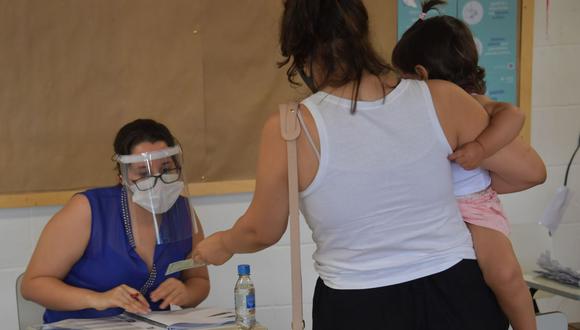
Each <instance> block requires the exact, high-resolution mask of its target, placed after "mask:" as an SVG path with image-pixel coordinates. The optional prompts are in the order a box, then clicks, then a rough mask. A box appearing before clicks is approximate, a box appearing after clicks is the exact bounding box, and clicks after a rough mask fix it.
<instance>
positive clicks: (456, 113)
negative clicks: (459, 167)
mask: <svg viewBox="0 0 580 330" xmlns="http://www.w3.org/2000/svg"><path fill="white" fill-rule="evenodd" d="M280 25H281V31H280V48H281V54H282V56H283V57H284V60H283V61H282V63H281V64H282V65H288V67H287V75H288V80H289V81H290V82H294V81H295V80H296V79H297V76H298V75H301V76H303V81H304V82H305V83H306V84H307V86H308V87H309V88H310V89H311V90H312V92H313V94H312V95H311V96H309V97H307V98H306V99H304V100H302V102H301V104H300V108H299V114H301V115H302V120H301V126H302V130H301V134H300V136H299V137H298V139H297V154H298V157H297V158H298V186H299V190H300V206H301V212H302V214H303V215H304V218H305V220H306V222H307V224H308V226H309V227H310V229H311V230H312V238H313V240H314V243H315V244H316V251H315V252H314V254H313V256H312V257H313V259H314V268H315V270H316V271H317V273H318V275H319V278H318V281H317V283H316V287H315V290H314V297H313V307H312V320H313V327H312V328H313V329H315V330H320V329H323V330H327V329H328V330H342V329H345V330H346V329H349V330H350V329H394V330H403V329H409V330H429V329H433V330H440V329H446V330H467V329H470V330H475V329H478V330H492V329H498V330H499V329H507V327H508V323H507V319H506V318H505V316H504V315H503V313H502V311H501V309H500V307H499V305H498V303H497V301H496V299H495V296H494V295H493V292H491V290H490V289H489V288H488V287H487V285H486V284H485V281H484V279H483V276H482V273H481V271H480V269H479V267H478V264H477V261H476V260H475V253H474V250H473V242H472V239H471V236H470V233H469V231H468V229H467V227H466V226H465V223H464V222H463V221H462V218H461V216H460V213H459V210H458V207H457V202H456V200H455V197H454V194H453V186H452V177H451V165H450V163H449V161H448V158H447V157H448V156H449V155H450V154H451V153H452V152H453V150H454V149H455V148H457V147H458V146H461V145H462V144H465V143H467V142H470V141H473V140H474V139H475V138H476V137H477V136H478V135H479V134H480V133H481V131H482V130H483V129H484V128H485V127H486V125H487V122H488V118H487V115H486V113H485V111H484V109H483V108H482V107H481V105H479V104H478V103H477V102H476V101H475V100H474V99H473V97H471V96H470V95H469V94H467V93H466V92H465V91H463V90H462V89H461V88H460V87H458V86H456V85H453V84H452V83H449V82H446V81H437V80H433V81H419V80H407V79H400V77H398V76H397V75H396V74H395V73H394V72H393V70H392V68H391V66H389V65H388V64H387V63H386V62H385V61H384V60H383V59H382V58H381V57H380V56H379V55H378V54H377V53H376V52H375V50H374V49H373V46H372V45H371V42H370V40H369V24H368V15H367V11H366V8H365V6H364V3H363V1H362V0H285V1H284V12H283V14H282V19H281V24H280ZM417 47H420V45H417ZM299 118H300V117H299ZM280 128H281V124H280V114H279V113H278V112H276V113H275V114H274V115H272V116H271V117H270V118H269V119H268V120H267V121H266V123H265V125H264V128H263V130H262V139H261V145H260V149H259V158H258V166H257V171H256V189H255V193H254V195H253V199H252V202H251V204H250V206H249V208H248V210H247V211H246V212H245V213H244V215H242V217H241V218H240V219H238V221H237V222H236V223H235V224H234V226H233V227H232V228H230V229H228V230H225V231H220V232H217V233H215V234H213V235H211V236H209V237H208V238H207V239H205V240H203V241H202V242H200V243H199V244H198V245H197V247H196V250H195V251H194V259H196V260H197V261H204V262H207V263H210V264H215V265H220V264H223V263H224V262H226V261H227V260H229V258H231V256H232V255H233V254H234V253H251V252H256V251H259V250H262V249H264V248H267V247H269V246H271V245H273V244H275V243H276V242H277V241H278V240H279V239H280V238H281V237H282V235H283V234H284V232H285V231H286V227H287V223H288V214H289V198H288V164H287V147H286V142H285V141H284V140H283V138H282V136H281V129H280ZM307 131H309V132H310V136H311V139H310V138H309V136H308V135H307V134H305V133H306V132H307ZM530 152H531V151H530V150H518V151H513V150H512V151H510V153H501V151H500V152H499V153H497V154H496V155H495V156H494V157H496V161H495V166H493V165H490V168H489V169H490V170H491V171H494V172H497V173H500V174H501V173H502V171H504V172H505V168H503V169H502V168H501V166H502V164H503V166H504V167H505V166H506V165H505V164H517V165H516V167H519V169H520V171H519V172H518V173H516V174H517V175H515V176H514V177H511V176H510V179H511V180H512V181H511V182H512V183H514V182H515V181H517V180H522V181H523V182H526V181H525V180H526V178H522V176H523V173H525V172H526V171H523V169H527V168H529V167H531V168H534V167H535V168H538V169H539V170H538V171H537V173H534V174H535V176H538V177H542V175H545V171H544V170H543V164H541V166H535V165H537V164H533V162H527V158H526V157H527V156H526V155H529V154H530ZM510 154H511V156H510ZM505 157H511V159H510V161H506V158H505ZM537 162H538V160H536V163H537ZM539 162H540V163H541V160H539ZM513 170H514V169H513V168H512V172H515V171H513ZM532 172H533V171H532ZM518 175H519V177H518Z"/></svg>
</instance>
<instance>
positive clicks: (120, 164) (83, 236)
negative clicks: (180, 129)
mask: <svg viewBox="0 0 580 330" xmlns="http://www.w3.org/2000/svg"><path fill="white" fill-rule="evenodd" d="M114 150H115V153H116V155H115V160H116V161H117V170H118V175H119V178H120V181H121V184H119V185H116V186H114V187H107V188H97V189H91V190H87V191H85V192H83V193H79V194H76V195H75V196H73V197H72V198H71V200H70V201H69V202H68V203H67V204H66V205H65V206H64V207H63V208H62V209H61V210H60V211H59V212H58V213H57V214H56V215H54V217H53V218H52V219H51V220H50V221H49V222H48V224H47V225H46V227H45V228H44V230H43V232H42V234H41V236H40V239H39V241H38V244H37V246H36V249H35V251H34V254H33V255H32V258H31V259H30V263H29V265H28V268H27V270H26V273H25V275H24V278H23V281H22V288H21V290H22V295H23V296H24V297H25V298H26V299H29V300H33V301H35V302H37V303H39V304H41V305H43V306H45V307H46V308H47V309H46V312H45V314H44V321H45V322H47V323H50V322H56V321H59V320H63V319H68V318H94V317H103V316H112V315H117V314H120V313H122V312H123V311H124V310H125V311H128V312H133V313H148V312H149V311H151V310H162V309H167V308H169V305H170V304H173V305H179V306H184V307H193V306H196V305H198V304H199V303H200V302H201V301H203V300H204V299H205V298H206V297H207V295H208V293H209V276H208V272H207V268H206V267H202V268H195V269H189V270H185V271H182V272H181V273H175V274H170V275H168V276H166V275H164V274H165V272H166V270H167V267H168V265H169V264H171V263H172V262H175V261H179V260H183V259H185V258H190V257H191V252H192V249H193V248H194V247H195V244H196V242H199V241H200V240H202V239H203V231H202V230H201V226H200V224H199V221H198V220H197V218H196V216H195V212H193V209H192V208H190V207H189V201H188V199H187V198H186V197H184V196H183V195H186V194H185V193H184V192H185V191H186V189H187V188H186V187H187V186H186V185H185V184H184V179H183V174H182V162H181V157H180V156H181V149H180V147H179V145H177V144H176V140H175V138H174V137H173V136H172V135H171V133H170V132H169V130H168V129H167V127H165V126H164V125H163V124H160V123H158V122H155V121H153V120H150V119H138V120H135V121H133V122H131V123H128V124H126V125H125V126H124V127H122V128H121V130H120V131H119V132H118V133H117V136H116V138H115V142H114Z"/></svg>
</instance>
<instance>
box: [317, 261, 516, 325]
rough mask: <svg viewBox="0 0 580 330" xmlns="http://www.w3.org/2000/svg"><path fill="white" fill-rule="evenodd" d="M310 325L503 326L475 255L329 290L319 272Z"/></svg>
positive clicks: (505, 319) (498, 309) (505, 322)
mask: <svg viewBox="0 0 580 330" xmlns="http://www.w3.org/2000/svg"><path fill="white" fill-rule="evenodd" d="M312 321H313V330H341V329H345V330H346V329H348V330H359V329H360V330H374V329H389V330H435V329H436V330H500V329H501V330H505V329H507V328H508V321H507V318H506V317H505V315H504V314H503V312H502V311H501V309H500V307H499V305H498V303H497V301H496V299H495V296H494V294H493V292H492V291H491V290H490V289H489V288H488V287H487V285H486V284H485V282H484V280H483V275H482V274H481V271H480V269H479V266H478V265H477V262H476V261H475V260H463V261H461V262H459V263H458V264H456V265H455V266H453V267H451V268H449V269H447V270H445V271H443V272H441V273H437V274H434V275H430V276H427V277H423V278H419V279H416V280H413V281H410V282H405V283H400V284H395V285H389V286H385V287H380V288H373V289H362V290H335V289H331V288H329V287H327V286H326V285H325V284H324V283H323V282H322V280H321V279H320V278H319V279H318V281H317V283H316V289H315V290H314V305H313V308H312Z"/></svg>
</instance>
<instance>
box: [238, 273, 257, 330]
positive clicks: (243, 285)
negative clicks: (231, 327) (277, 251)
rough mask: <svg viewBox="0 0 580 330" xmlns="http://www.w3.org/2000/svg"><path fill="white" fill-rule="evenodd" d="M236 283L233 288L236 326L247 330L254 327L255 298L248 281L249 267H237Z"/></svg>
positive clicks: (251, 284)
mask: <svg viewBox="0 0 580 330" xmlns="http://www.w3.org/2000/svg"><path fill="white" fill-rule="evenodd" d="M238 276H239V277H238V281H237V282H236V287H235V288H234V296H235V300H236V325H237V326H238V329H242V330H248V329H252V328H253V327H254V325H256V296H255V292H256V291H255V290H254V283H252V279H250V265H238Z"/></svg>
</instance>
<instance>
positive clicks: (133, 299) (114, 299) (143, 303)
mask: <svg viewBox="0 0 580 330" xmlns="http://www.w3.org/2000/svg"><path fill="white" fill-rule="evenodd" d="M93 306H94V308H95V309H96V310H100V311H101V310H105V309H107V308H116V307H120V308H123V309H124V310H126V311H127V312H131V313H139V314H147V313H149V312H151V309H149V303H148V302H147V300H146V299H145V297H143V295H142V294H141V293H140V292H139V291H137V290H135V289H133V288H132V287H130V286H128V285H125V284H121V285H119V286H118V287H116V288H113V289H111V290H109V291H106V292H102V293H99V294H97V296H96V297H95V300H94V302H93Z"/></svg>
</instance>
